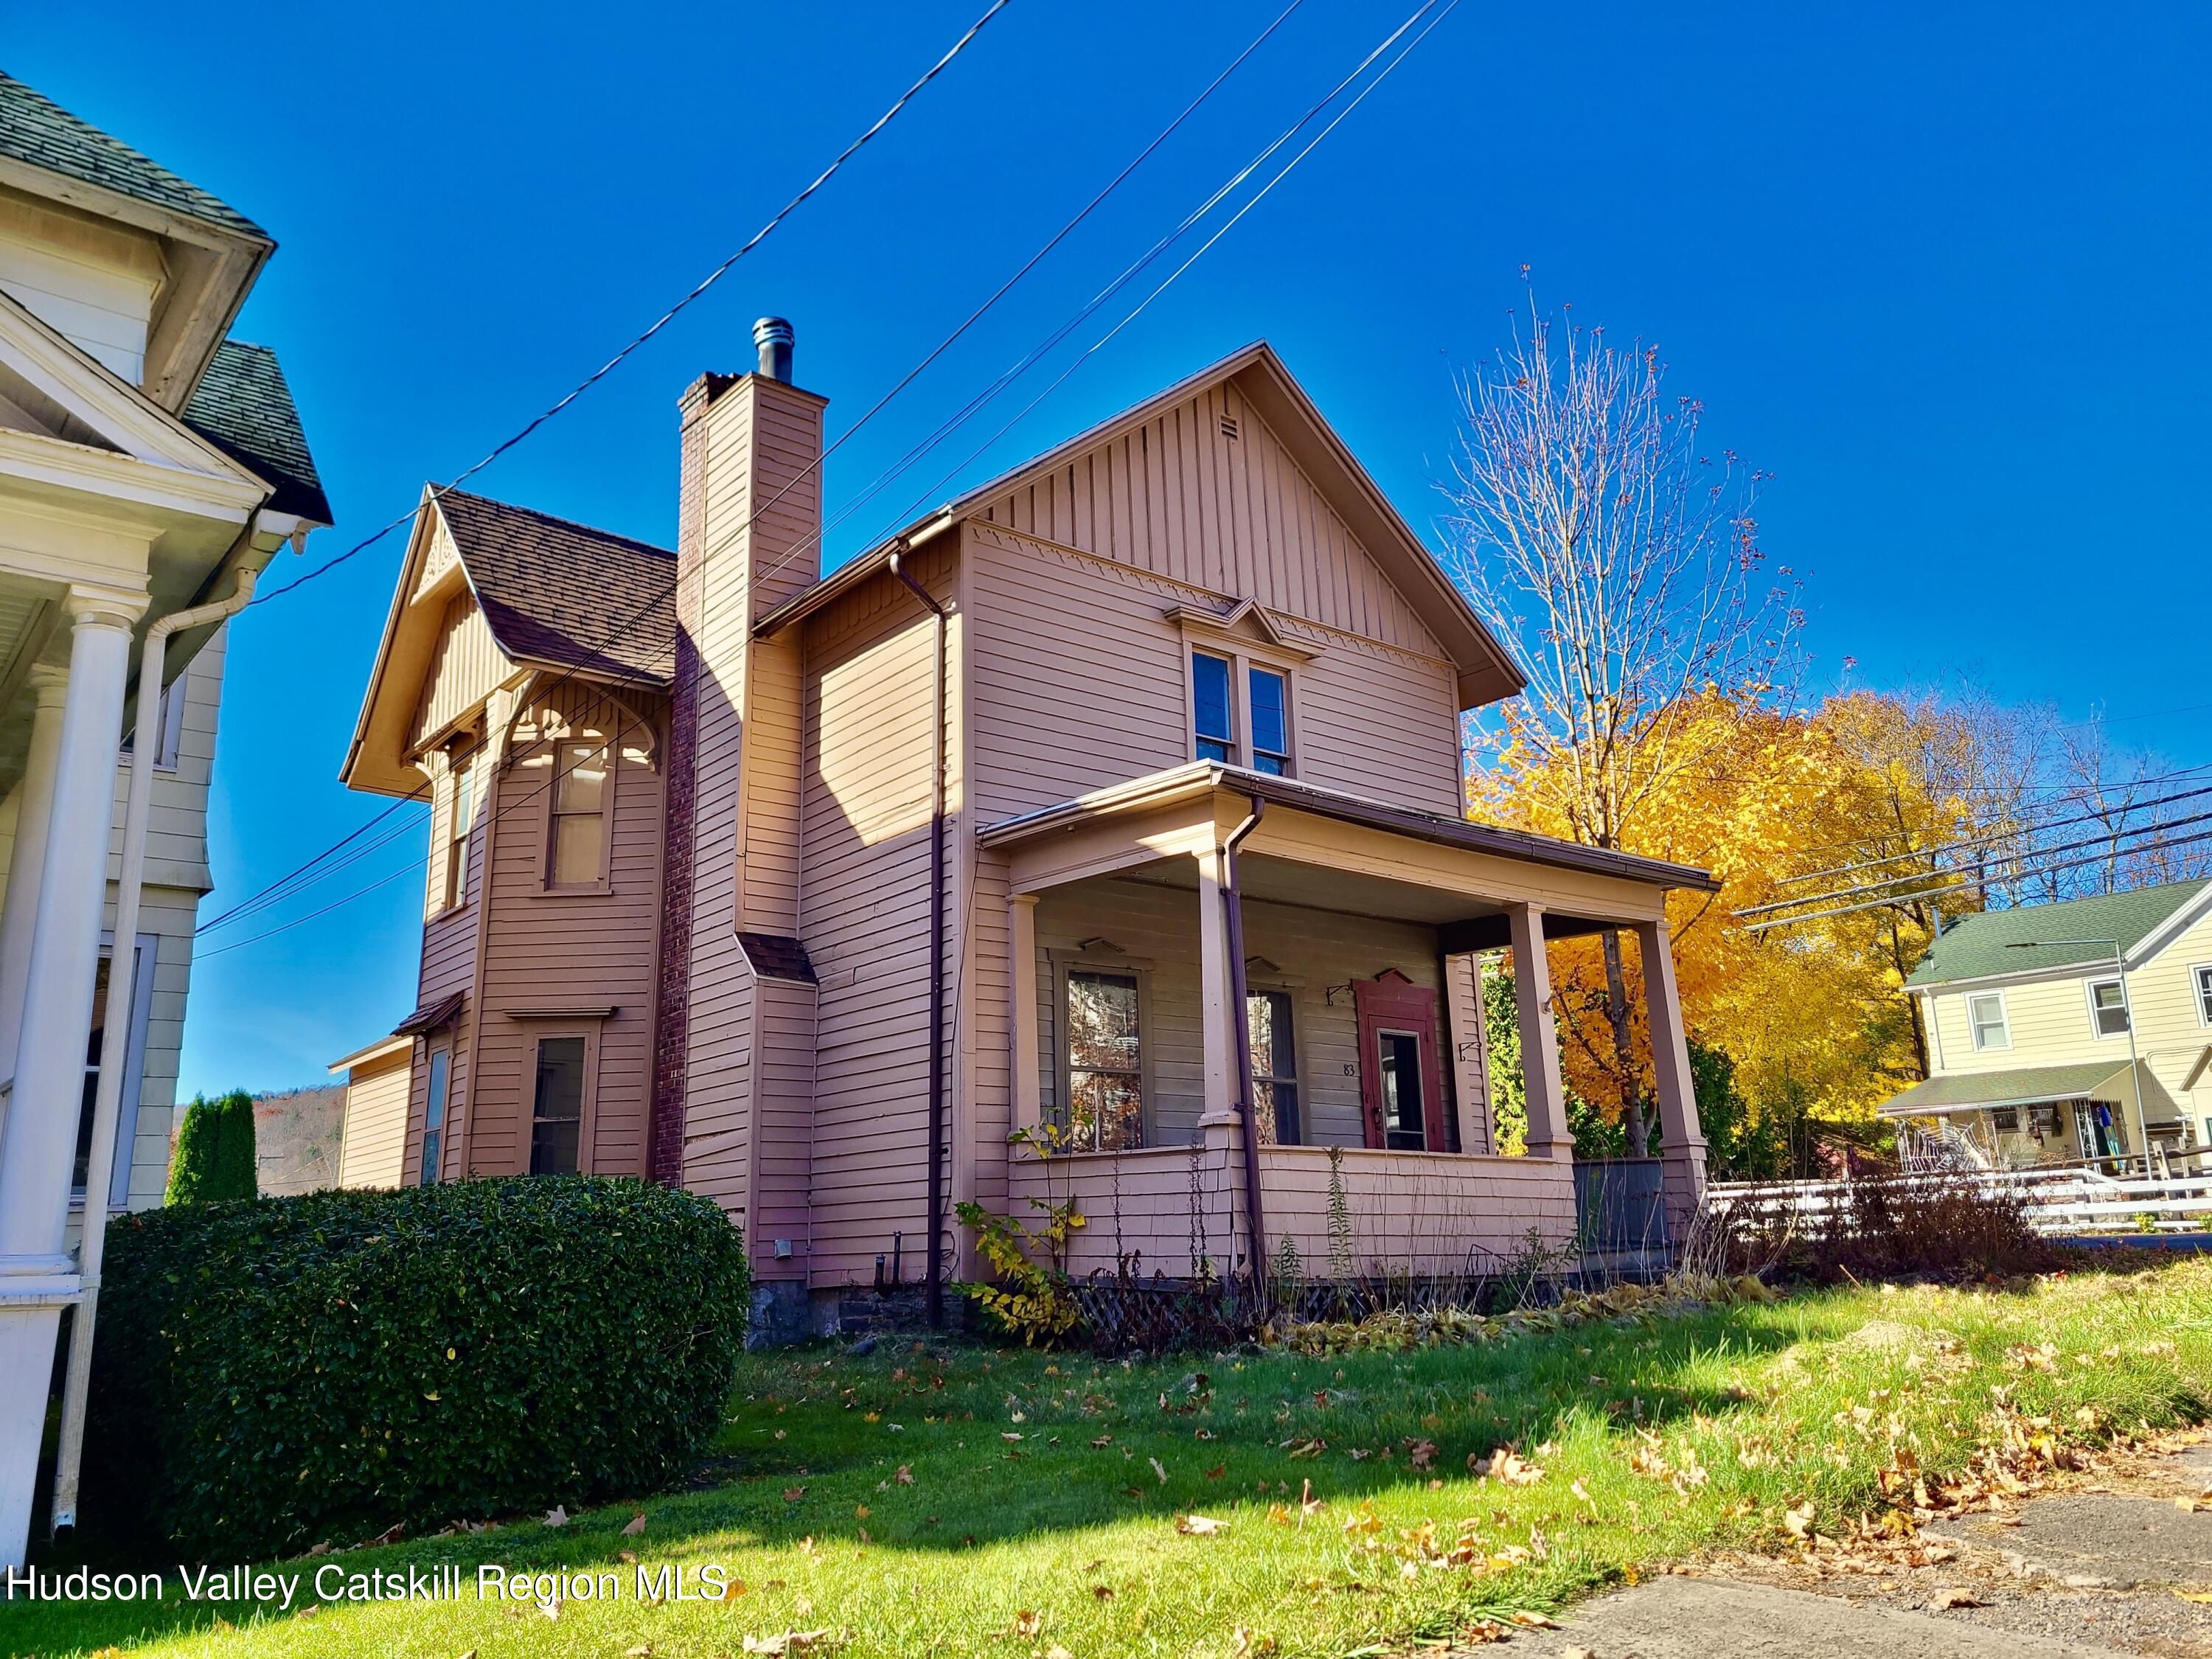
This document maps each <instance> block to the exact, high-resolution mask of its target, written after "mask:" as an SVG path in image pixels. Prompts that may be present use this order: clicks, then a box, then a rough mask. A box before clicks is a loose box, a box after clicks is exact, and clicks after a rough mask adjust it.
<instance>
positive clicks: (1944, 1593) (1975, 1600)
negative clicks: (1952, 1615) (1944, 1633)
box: [1928, 1589, 1989, 1613]
mask: <svg viewBox="0 0 2212 1659" xmlns="http://www.w3.org/2000/svg"><path fill="white" fill-rule="evenodd" d="M1928 1605H1929V1607H1930V1608H1931V1609H1932V1610H1934V1611H1935V1612H1937V1613H1948V1612H1949V1611H1950V1610H1951V1609H1952V1608H1954V1607H1987V1606H1989V1603H1988V1602H1986V1601H1983V1600H1982V1598H1981V1597H1980V1596H1978V1595H1975V1594H1974V1593H1973V1591H1972V1590H1964V1589H1939V1590H1937V1591H1936V1593H1935V1594H1934V1595H1931V1596H1929V1598H1928Z"/></svg>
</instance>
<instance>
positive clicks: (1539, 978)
mask: <svg viewBox="0 0 2212 1659" xmlns="http://www.w3.org/2000/svg"><path fill="white" fill-rule="evenodd" d="M1505 916H1506V921H1507V922H1508V923H1509V924H1510V927H1511V928H1512V937H1513V1000H1514V1004H1515V1006H1516V1008H1517V1009H1518V1011H1519V1012H1520V1016H1521V1022H1520V1023H1521V1074H1522V1079H1523V1080H1524V1083H1525V1085H1526V1089H1527V1092H1528V1156H1529V1157H1531V1158H1556V1159H1558V1160H1559V1162H1560V1163H1563V1164H1565V1163H1571V1162H1572V1160H1573V1158H1574V1155H1575V1138H1574V1136H1573V1134H1572V1133H1570V1132H1569V1130H1568V1128H1567V1091H1566V1087H1565V1085H1564V1084H1562V1083H1561V1082H1560V1080H1559V1038H1558V1036H1556V1035H1555V1033H1554V1030H1553V1024H1552V964H1551V959H1550V957H1548V956H1547V954H1546V952H1545V950H1544V912H1543V909H1542V907H1541V906H1539V905H1534V904H1508V905H1507V906H1506V907H1505Z"/></svg>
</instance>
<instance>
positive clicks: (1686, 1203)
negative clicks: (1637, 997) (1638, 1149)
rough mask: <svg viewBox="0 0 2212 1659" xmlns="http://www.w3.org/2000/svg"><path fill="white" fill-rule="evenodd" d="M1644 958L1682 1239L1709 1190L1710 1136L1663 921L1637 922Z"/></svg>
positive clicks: (1672, 1208) (1672, 1222) (1673, 1226)
mask: <svg viewBox="0 0 2212 1659" xmlns="http://www.w3.org/2000/svg"><path fill="white" fill-rule="evenodd" d="M1636 948H1637V953H1638V955H1639V956H1640V957H1642V958H1643V960H1644V1017H1645V1018H1646V1019H1647V1020H1648V1021H1649V1022H1650V1027H1651V1069H1652V1073H1653V1076H1654V1078H1655V1079H1656V1082H1657V1084H1658V1089H1659V1156H1660V1157H1661V1158H1662V1159H1663V1160H1664V1163H1665V1178H1666V1183H1667V1220H1668V1228H1669V1230H1670V1232H1671V1234H1672V1236H1673V1237H1674V1238H1675V1239H1676V1240H1678V1241H1679V1240H1680V1238H1681V1237H1682V1229H1683V1228H1685V1227H1686V1226H1687V1225H1689V1222H1690V1218H1691V1217H1692V1216H1693V1215H1695V1214H1696V1213H1697V1210H1698V1206H1699V1203H1700V1202H1701V1201H1702V1200H1703V1199H1704V1197H1705V1134H1704V1132H1703V1131H1702V1130H1701V1129H1700V1128H1699V1125H1698V1094H1697V1090H1696V1087H1695V1086H1694V1085H1693V1082H1692V1077H1691V1073H1690V1046H1689V1042H1688V1038H1687V1036H1686V1033H1685V1032H1684V1030H1683V1029H1682V1000H1681V997H1680V994H1679V993H1678V992H1677V991H1676V989H1675V987H1674V946H1673V945H1672V943H1671V942H1670V941H1669V939H1668V933H1667V924H1666V923H1665V922H1663V921H1641V922H1638V923H1637V925H1636Z"/></svg>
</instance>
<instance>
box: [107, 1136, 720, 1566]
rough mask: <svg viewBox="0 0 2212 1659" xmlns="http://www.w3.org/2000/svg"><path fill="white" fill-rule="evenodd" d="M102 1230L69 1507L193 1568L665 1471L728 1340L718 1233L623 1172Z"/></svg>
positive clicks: (692, 1434) (228, 1207) (319, 1196)
mask: <svg viewBox="0 0 2212 1659" xmlns="http://www.w3.org/2000/svg"><path fill="white" fill-rule="evenodd" d="M107 1237H108V1243H107V1261H106V1272H105V1274H104V1280H105V1282H104V1284H103V1285H102V1289H101V1292H100V1334H99V1340H98V1345H97V1348H96V1351H95V1359H94V1382H93V1395H92V1402H91V1404H92V1413H93V1415H92V1420H91V1424H90V1429H91V1432H90V1434H89V1435H88V1445H87V1452H88V1458H91V1459H93V1460H94V1462H92V1464H91V1466H90V1467H88V1470H87V1476H88V1482H89V1483H90V1487H89V1490H88V1493H87V1501H86V1504H85V1510H86V1520H87V1522H88V1524H89V1525H90V1526H91V1527H93V1528H94V1529H95V1530H97V1531H100V1532H101V1533H104V1534H112V1535H113V1536H114V1537H115V1538H116V1540H117V1541H118V1542H124V1541H128V1540H130V1539H131V1538H133V1537H135V1538H136V1539H137V1541H140V1542H143V1543H148V1544H150V1543H152V1542H153V1541H155V1540H164V1541H167V1542H169V1543H171V1544H173V1545H175V1546H177V1547H181V1548H182V1549H184V1550H185V1551H186V1552H188V1553H192V1554H194V1555H196V1556H197V1557H198V1558H199V1559H210V1560H219V1561H235V1560H245V1559H258V1558H263V1557H267V1556H270V1555H274V1554H277V1553H296V1552H299V1551H301V1550H304V1549H307V1547H310V1546H312V1545H313V1544H315V1543H318V1542H320V1541H329V1542H331V1543H333V1544H341V1545H342V1544H347V1543H351V1542H355V1541H359V1540H361V1539H363V1538H367V1537H372V1536H374V1535H375V1534H380V1533H381V1532H383V1531H385V1530H386V1528H390V1527H392V1526H393V1525H395V1524H398V1525H404V1526H405V1527H406V1528H409V1529H410V1531H421V1530H422V1529H423V1528H435V1527H437V1526H442V1525H444V1524H446V1523H447V1522H453V1521H457V1520H464V1519H469V1520H480V1519H483V1518H486V1517H489V1516H495V1515H501V1514H509V1513H513V1512H515V1511H518V1510H538V1509H544V1508H549V1507H550V1506H551V1505H552V1504H556V1503H567V1504H579V1503H591V1502H595V1501H600V1500H604V1499H606V1498H613V1497H617V1496H623V1495H627V1494H630V1493H638V1492H646V1491H648V1490H651V1489H653V1488H654V1487H656V1486H664V1485H665V1484H666V1483H667V1482H669V1481H670V1480H672V1479H674V1478H676V1477H677V1476H678V1475H680V1474H683V1473H684V1470H685V1469H686V1468H688V1467H689V1466H690V1464H691V1462H693V1461H695V1460H696V1458H697V1457H698V1456H699V1455H700V1453H701V1452H702V1449H704V1448H705V1446H706V1444H707V1443H708V1440H709V1439H710V1438H711V1437H712V1436H713V1435H714V1432H715V1431H716V1429H717V1428H718V1426H719V1425H720V1421H721V1413H722V1408H723V1403H724V1401H725V1399H726V1395H727V1394H728V1391H729V1388H730V1383H731V1378H732V1371H733V1369H734V1367H735V1365H736V1363H737V1358H738V1353H739V1352H740V1351H741V1349H742V1348H743V1346H744V1328H745V1316H746V1310H747V1302H748V1283H747V1273H746V1267H745V1260H744V1250H743V1248H742V1247H741V1245H740V1243H739V1241H738V1233H737V1231H736V1229H734V1228H733V1227H732V1226H731V1225H729V1223H728V1221H727V1220H726V1218H724V1216H723V1215H722V1212H720V1209H718V1208H717V1207H716V1206H714V1203H713V1202H712V1201H711V1200H707V1199H704V1198H702V1197H699V1196H696V1194H690V1193H684V1192H679V1191H673V1190H671V1189H669V1188H663V1187H656V1186H649V1185H647V1184H646V1183H645V1182H638V1181H627V1180H623V1181H615V1180H605V1179H599V1178H593V1177H586V1176H540V1177H525V1178H520V1179H515V1180H503V1181H469V1182H454V1183H452V1184H449V1185H445V1186H434V1187H416V1188H407V1189H404V1190H403V1191H399V1192H375V1193H369V1192H323V1193H311V1194H307V1195H305V1196H303V1197H299V1198H283V1199H260V1200H250V1201H247V1202H243V1203H236V1204H214V1205H194V1206H185V1207H181V1208H175V1209H164V1210H155V1211H149V1212H143V1213H141V1214H134V1215H129V1216H118V1218H116V1219H115V1222H114V1223H113V1225H112V1226H111V1228H110V1229H109V1231H108V1236H107Z"/></svg>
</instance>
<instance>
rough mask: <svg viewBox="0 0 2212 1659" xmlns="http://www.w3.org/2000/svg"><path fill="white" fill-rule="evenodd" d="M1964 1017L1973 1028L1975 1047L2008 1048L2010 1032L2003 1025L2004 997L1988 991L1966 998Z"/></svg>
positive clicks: (2010, 1042) (2010, 1045) (2010, 1037)
mask: <svg viewBox="0 0 2212 1659" xmlns="http://www.w3.org/2000/svg"><path fill="white" fill-rule="evenodd" d="M1966 1018H1967V1020H1968V1022H1969V1023H1970V1024H1972V1026H1973V1028H1974V1047H1975V1048H2011V1047H2012V1032H2011V1031H2010V1030H2008V1029H2007V1027H2006V1025H2005V1006H2004V998H2003V997H2002V995H2001V994H1998V993H1997V992H1995V991H1990V992H1988V993H1985V994H1983V995H1981V996H1974V997H1968V998H1967V999H1966Z"/></svg>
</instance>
